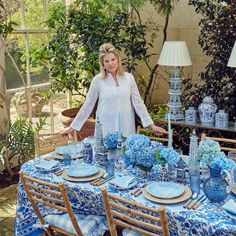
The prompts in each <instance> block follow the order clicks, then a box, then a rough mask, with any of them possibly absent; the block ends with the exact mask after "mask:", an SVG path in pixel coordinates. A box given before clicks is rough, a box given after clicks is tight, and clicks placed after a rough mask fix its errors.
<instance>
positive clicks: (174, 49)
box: [157, 41, 192, 120]
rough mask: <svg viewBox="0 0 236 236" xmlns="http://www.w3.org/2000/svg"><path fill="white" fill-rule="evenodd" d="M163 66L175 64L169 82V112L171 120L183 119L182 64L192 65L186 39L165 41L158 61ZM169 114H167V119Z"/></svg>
mask: <svg viewBox="0 0 236 236" xmlns="http://www.w3.org/2000/svg"><path fill="white" fill-rule="evenodd" d="M157 63H158V64H159V65H163V66H173V67H174V69H173V70H171V71H170V72H171V73H170V83H169V92H168V94H169V95H170V98H169V103H168V107H169V114H170V119H171V120H183V119H184V114H183V112H182V111H181V108H182V102H181V98H180V95H181V75H180V67H181V66H190V65H192V61H191V58H190V55H189V52H188V47H187V44H186V42H185V41H165V43H164V45H163V48H162V50H161V54H160V57H159V60H158V62H157ZM167 118H168V114H166V119H167Z"/></svg>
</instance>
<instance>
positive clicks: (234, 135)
mask: <svg viewBox="0 0 236 236" xmlns="http://www.w3.org/2000/svg"><path fill="white" fill-rule="evenodd" d="M156 123H157V125H158V126H160V127H163V128H165V129H167V126H168V121H167V120H166V119H159V120H158V121H157V122H156ZM171 126H172V128H173V129H174V131H173V145H174V147H175V148H181V149H182V150H183V153H184V154H188V151H189V143H190V139H189V137H190V134H191V133H192V131H193V129H195V130H196V134H197V135H198V137H199V140H200V138H201V134H202V133H206V135H207V136H212V137H213V136H214V137H221V138H230V139H236V129H235V126H234V123H233V122H229V126H228V127H227V128H217V127H215V126H214V125H212V126H209V125H204V124H201V123H200V122H197V123H195V124H188V123H185V122H184V121H171ZM226 146H227V144H226Z"/></svg>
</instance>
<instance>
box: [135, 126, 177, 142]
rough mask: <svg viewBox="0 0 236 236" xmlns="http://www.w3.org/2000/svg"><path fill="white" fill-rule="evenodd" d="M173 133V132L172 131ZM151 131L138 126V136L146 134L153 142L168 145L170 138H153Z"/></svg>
mask: <svg viewBox="0 0 236 236" xmlns="http://www.w3.org/2000/svg"><path fill="white" fill-rule="evenodd" d="M172 132H173V130H172ZM151 133H152V132H151V131H150V129H148V128H141V126H137V134H145V135H146V136H148V137H149V138H150V139H151V140H153V141H158V142H163V143H167V142H168V138H167V137H157V136H153V135H151Z"/></svg>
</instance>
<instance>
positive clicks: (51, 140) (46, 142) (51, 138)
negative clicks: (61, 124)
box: [34, 132, 68, 157]
mask: <svg viewBox="0 0 236 236" xmlns="http://www.w3.org/2000/svg"><path fill="white" fill-rule="evenodd" d="M34 144H35V156H36V157H37V156H40V155H43V154H46V153H49V152H52V151H54V150H55V148H56V147H59V146H64V145H66V144H68V140H67V139H66V138H63V137H62V136H61V135H60V133H50V134H48V133H47V134H39V133H38V132H36V133H35V134H34Z"/></svg>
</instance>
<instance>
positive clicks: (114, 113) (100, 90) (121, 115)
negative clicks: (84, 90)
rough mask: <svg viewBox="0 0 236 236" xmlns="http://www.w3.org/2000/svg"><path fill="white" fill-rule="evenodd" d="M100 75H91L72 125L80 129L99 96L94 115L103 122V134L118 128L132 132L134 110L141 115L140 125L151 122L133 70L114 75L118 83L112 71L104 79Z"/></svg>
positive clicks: (133, 128) (123, 131) (125, 132)
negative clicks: (87, 88) (115, 76)
mask: <svg viewBox="0 0 236 236" xmlns="http://www.w3.org/2000/svg"><path fill="white" fill-rule="evenodd" d="M100 77H101V74H98V75H96V76H95V77H94V78H93V80H92V83H91V85H90V88H89V91H88V94H87V97H86V100H85V103H84V105H83V106H82V107H81V109H80V111H79V112H78V114H77V116H76V117H75V119H74V120H73V122H72V123H71V127H72V128H73V129H75V130H78V131H79V130H80V129H81V127H82V126H83V124H84V122H85V121H86V120H87V119H88V117H89V115H90V114H91V112H92V110H93V108H94V105H95V103H96V101H97V99H99V100H98V107H97V112H96V117H99V120H100V122H101V124H102V129H103V135H104V136H105V135H106V134H107V133H109V132H116V131H120V132H121V134H122V135H123V136H125V137H128V136H129V135H131V134H134V133H135V119H134V110H135V112H136V113H137V115H138V116H139V117H140V119H141V122H142V125H143V127H147V126H149V125H151V124H153V121H152V119H151V117H150V115H149V114H148V112H147V109H146V106H145V105H144V102H143V100H142V98H141V96H140V94H139V91H138V87H137V85H136V82H135V80H134V77H133V75H132V74H130V73H126V72H125V73H124V75H122V76H117V79H118V83H119V86H118V87H117V86H116V83H115V80H114V79H113V78H112V75H111V74H108V76H107V77H106V79H104V80H102V79H100ZM119 129H120V130H119Z"/></svg>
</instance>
